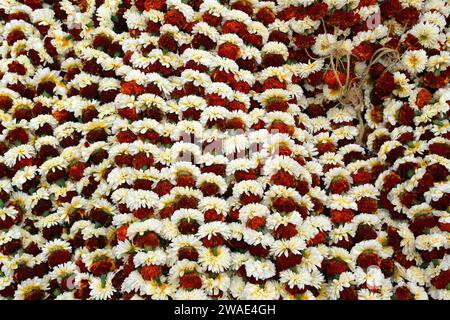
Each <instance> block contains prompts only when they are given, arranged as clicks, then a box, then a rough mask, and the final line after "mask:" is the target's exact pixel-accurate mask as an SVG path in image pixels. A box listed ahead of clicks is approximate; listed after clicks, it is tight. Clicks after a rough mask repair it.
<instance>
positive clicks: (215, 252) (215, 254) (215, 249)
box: [212, 247, 218, 257]
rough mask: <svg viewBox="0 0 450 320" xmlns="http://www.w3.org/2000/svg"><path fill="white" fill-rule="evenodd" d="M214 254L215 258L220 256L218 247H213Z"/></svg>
mask: <svg viewBox="0 0 450 320" xmlns="http://www.w3.org/2000/svg"><path fill="white" fill-rule="evenodd" d="M212 252H213V254H214V256H215V257H217V255H218V252H217V247H213V248H212Z"/></svg>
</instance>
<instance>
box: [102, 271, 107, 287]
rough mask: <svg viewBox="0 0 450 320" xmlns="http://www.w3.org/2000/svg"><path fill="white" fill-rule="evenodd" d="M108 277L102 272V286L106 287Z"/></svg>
mask: <svg viewBox="0 0 450 320" xmlns="http://www.w3.org/2000/svg"><path fill="white" fill-rule="evenodd" d="M106 277H107V275H106V274H102V275H101V276H100V281H101V282H102V287H105V285H106Z"/></svg>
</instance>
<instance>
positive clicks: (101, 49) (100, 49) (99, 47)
mask: <svg viewBox="0 0 450 320" xmlns="http://www.w3.org/2000/svg"><path fill="white" fill-rule="evenodd" d="M95 49H97V50H99V51H103V50H105V48H103V47H102V46H98V47H97V48H95Z"/></svg>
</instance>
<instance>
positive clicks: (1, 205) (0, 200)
mask: <svg viewBox="0 0 450 320" xmlns="http://www.w3.org/2000/svg"><path fill="white" fill-rule="evenodd" d="M4 205H5V202H4V201H3V200H2V199H0V208H3V206H4Z"/></svg>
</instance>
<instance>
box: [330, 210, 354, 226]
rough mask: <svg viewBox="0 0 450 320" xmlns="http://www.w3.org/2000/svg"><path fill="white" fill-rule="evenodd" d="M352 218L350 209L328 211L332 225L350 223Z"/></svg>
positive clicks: (352, 214)
mask: <svg viewBox="0 0 450 320" xmlns="http://www.w3.org/2000/svg"><path fill="white" fill-rule="evenodd" d="M353 217H354V213H353V211H352V210H350V209H342V210H330V218H331V221H332V222H333V223H346V222H350V221H351V220H352V219H353Z"/></svg>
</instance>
